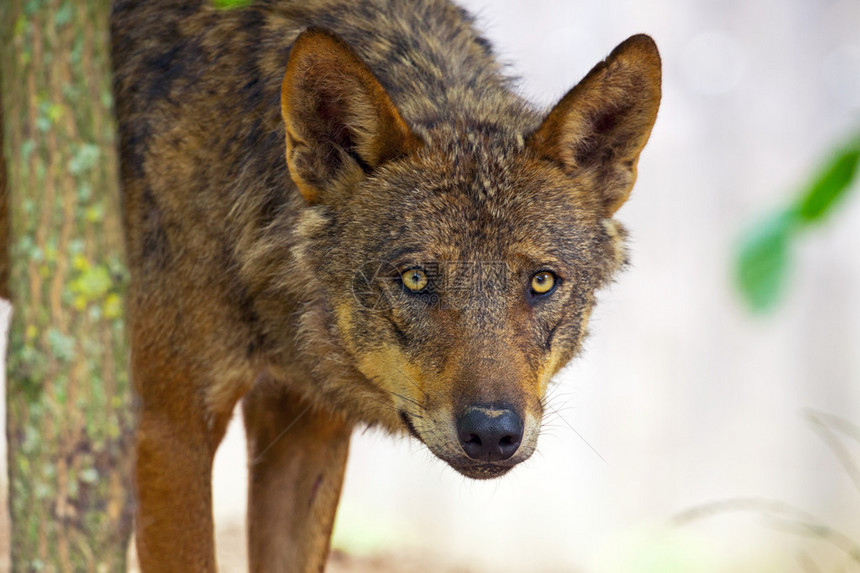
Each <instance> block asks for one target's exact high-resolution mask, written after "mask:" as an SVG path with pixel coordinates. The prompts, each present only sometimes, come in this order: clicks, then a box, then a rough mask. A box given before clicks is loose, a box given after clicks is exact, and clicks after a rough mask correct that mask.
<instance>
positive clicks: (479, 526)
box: [0, 0, 860, 573]
mask: <svg viewBox="0 0 860 573" xmlns="http://www.w3.org/2000/svg"><path fill="white" fill-rule="evenodd" d="M460 4H462V5H464V6H465V7H466V8H467V9H469V10H470V11H471V12H473V13H476V14H477V15H478V22H479V26H480V27H481V28H482V29H483V30H484V31H485V32H486V34H487V36H488V37H489V38H490V39H491V40H492V42H493V43H494V45H495V46H496V50H497V52H498V53H499V54H500V56H501V58H502V59H503V60H504V61H506V62H508V63H509V64H510V72H511V73H512V74H514V75H516V76H519V77H520V78H521V80H520V83H519V86H520V89H521V90H522V92H523V94H524V95H525V96H526V97H527V98H529V99H530V100H532V101H534V102H536V103H537V104H540V105H541V106H550V105H552V104H553V103H554V102H555V101H557V100H558V99H559V98H560V97H561V96H562V95H563V94H564V93H565V92H566V91H567V90H568V89H569V88H570V87H571V86H573V85H574V84H575V83H576V82H577V81H578V80H579V79H580V78H582V76H583V75H584V74H585V73H587V71H588V70H589V69H590V68H591V66H593V65H594V64H595V63H596V62H597V61H599V60H601V59H602V58H604V57H605V56H606V55H607V54H608V53H609V52H610V51H611V50H612V48H614V47H615V45H617V44H618V43H619V42H621V41H622V40H624V39H625V38H626V37H628V36H629V35H632V34H635V33H639V32H645V33H648V34H650V35H652V36H653V37H654V39H655V40H656V42H657V44H658V46H659V47H660V50H661V54H662V57H663V65H664V76H663V78H664V79H663V81H664V84H663V103H662V106H661V110H660V115H659V117H658V120H657V124H656V127H655V129H654V132H653V134H652V137H651V140H650V142H649V144H648V146H647V147H646V148H645V151H644V153H643V155H642V158H641V161H640V163H639V180H638V183H637V185H636V187H635V188H634V191H633V194H632V196H631V199H630V201H629V202H628V203H627V204H626V205H625V206H624V207H623V208H622V209H621V210H620V212H619V213H618V218H619V219H620V220H621V221H622V222H623V223H625V224H626V226H627V227H628V229H629V230H630V232H631V237H632V240H631V258H632V266H631V267H630V268H629V269H628V270H627V272H626V273H624V274H623V275H621V276H620V277H619V280H618V281H617V283H616V284H614V285H613V286H612V287H611V288H609V289H607V290H606V291H604V292H603V293H602V295H601V302H600V304H599V305H598V307H597V310H596V312H595V314H594V316H593V319H592V323H591V330H592V336H591V338H590V339H589V340H588V342H587V344H586V350H585V352H584V354H583V355H582V356H580V357H579V358H578V359H576V360H575V361H574V362H573V363H572V364H571V365H570V366H569V367H568V368H566V369H565V370H564V371H563V372H562V373H561V374H560V375H559V376H558V378H557V383H556V385H555V386H554V387H553V388H552V389H551V394H550V395H551V398H550V400H549V404H550V413H549V415H548V416H547V421H546V428H545V431H544V432H543V435H542V437H541V442H540V444H539V449H538V452H537V453H536V454H535V455H534V456H533V458H532V459H531V460H529V461H528V462H527V463H525V464H523V465H522V466H520V467H518V468H517V469H516V470H514V471H513V472H512V473H511V474H509V475H508V476H506V477H504V478H502V479H500V480H495V481H490V482H472V481H469V480H467V479H466V478H463V477H461V476H460V475H459V474H456V473H455V472H454V471H453V470H451V469H450V468H449V467H447V466H446V465H444V464H443V463H442V462H440V461H438V460H436V459H435V458H433V457H432V456H431V455H430V454H429V452H428V451H427V450H426V448H424V447H423V446H420V445H418V444H417V443H415V442H413V441H411V440H410V439H406V438H403V439H393V438H390V437H386V436H383V435H381V434H379V433H377V432H372V431H371V432H361V431H359V432H358V433H357V434H356V436H355V438H354V440H353V444H352V450H351V454H350V462H349V467H348V470H347V476H346V482H345V486H344V494H343V498H342V500H341V505H340V509H339V513H338V518H337V524H336V528H335V533H334V541H333V545H334V548H335V549H339V550H341V551H345V552H348V553H350V554H358V555H366V556H373V555H377V554H385V555H389V556H391V555H394V556H408V558H407V557H404V559H408V560H410V561H411V562H414V563H415V564H416V567H419V568H420V566H422V564H423V567H424V569H421V570H427V571H442V570H444V569H445V568H446V567H447V568H450V570H462V571H472V572H483V571H493V572H507V571H511V572H514V571H518V572H522V571H530V572H531V571H544V572H550V571H553V572H556V571H557V572H562V571H564V572H568V571H569V572H625V573H639V572H646V571H647V572H661V573H662V572H673V571H678V572H684V573H693V572H696V573H698V572H711V571H714V572H716V571H732V572H747V571H749V572H752V571H755V572H762V571H780V572H790V571H860V557H858V556H857V555H855V556H854V560H853V561H852V560H851V558H850V556H849V555H848V554H846V552H845V551H843V550H841V549H840V548H838V547H837V546H836V545H835V544H834V543H833V541H834V540H835V538H832V537H831V538H830V539H829V540H828V539H827V538H826V537H827V535H826V533H827V531H826V530H824V529H821V527H819V528H818V529H816V530H813V531H810V530H809V529H808V528H807V529H803V528H802V527H799V526H798V525H797V523H796V522H797V521H798V519H800V518H802V519H801V520H805V522H807V523H811V520H812V519H813V518H812V516H814V518H815V519H817V520H819V521H820V522H821V523H819V525H822V524H826V525H827V526H828V527H830V528H833V529H835V530H839V531H841V532H842V533H844V534H845V535H847V536H849V537H852V538H853V539H855V540H858V539H860V491H858V490H857V489H856V487H855V485H856V484H855V482H853V481H852V479H853V478H856V476H855V475H854V474H852V469H851V466H850V461H849V460H851V459H855V460H858V459H860V447H858V446H860V444H858V441H852V440H850V439H842V441H839V442H834V441H833V440H834V439H841V438H833V436H834V435H836V434H827V433H826V432H825V431H824V430H822V427H823V426H822V425H821V423H820V422H821V420H833V418H830V417H829V416H835V417H838V418H839V419H841V420H846V421H848V422H851V423H854V424H860V198H858V195H860V194H857V193H856V192H855V193H854V194H852V195H849V196H847V197H846V198H845V200H843V201H841V202H840V203H839V204H838V205H837V208H836V209H835V210H834V211H833V212H832V213H830V216H829V217H828V218H827V220H826V221H824V222H823V224H821V225H818V226H815V227H812V228H809V229H807V230H805V231H804V232H803V233H802V236H801V237H799V239H798V240H797V241H795V242H794V243H793V246H792V248H793V251H792V257H791V262H792V264H791V266H790V268H789V269H788V275H787V276H788V283H787V287H786V289H785V291H784V293H783V297H782V299H781V300H780V304H779V305H778V306H777V307H776V308H775V309H774V310H773V311H772V312H770V313H769V314H761V313H754V312H751V311H750V310H749V309H748V308H747V306H746V305H745V304H744V302H743V301H742V299H741V298H740V296H739V294H738V291H737V288H736V286H735V284H734V282H733V272H734V271H733V265H734V259H735V258H736V257H737V254H738V249H739V245H740V239H741V237H742V236H744V233H745V232H747V231H748V230H749V229H750V227H751V226H755V224H756V222H757V221H760V220H761V218H762V217H763V216H766V215H767V214H768V213H769V212H772V211H773V210H774V209H778V208H781V207H782V206H784V205H785V204H786V203H787V202H790V201H791V200H792V199H793V198H794V197H796V196H797V194H798V193H799V192H801V191H802V189H803V188H804V186H805V185H806V184H807V183H808V182H809V180H810V178H811V177H812V176H813V174H814V172H815V171H816V169H817V168H818V167H819V166H820V165H821V163H822V162H825V161H826V160H827V158H828V156H829V154H831V153H832V152H833V150H834V149H836V148H837V147H838V146H839V145H840V144H841V143H844V142H845V141H846V140H847V139H849V138H851V137H853V135H854V134H856V133H857V132H858V130H860V1H858V0H835V1H828V0H756V1H755V2H748V1H741V0H724V1H722V2H711V1H706V0H698V1H689V0H685V1H681V0H652V1H650V2H642V1H632V0H628V1H622V0H606V1H603V2H593V1H589V2H585V1H581V0H541V1H529V2H526V1H520V0H492V1H491V0H468V1H463V0H461V1H460ZM0 319H2V314H0ZM810 411H812V412H814V414H813V415H814V416H817V417H816V418H814V419H813V422H814V421H815V420H818V421H819V423H817V424H816V423H812V422H810V419H809V417H810V413H809V412H810ZM837 433H838V432H837ZM849 433H850V432H849ZM828 435H830V436H831V439H830V441H828V440H827V439H824V440H823V439H822V436H824V437H826V436H828ZM843 436H844V434H843ZM855 437H856V436H855ZM834 443H839V444H842V445H843V447H844V450H839V449H838V448H837V447H836V446H834ZM837 453H838V454H839V455H836V454H837ZM244 455H245V454H244V438H243V436H242V430H241V420H240V419H239V414H238V413H237V416H236V419H235V420H234V423H233V426H232V427H231V429H230V432H229V433H228V435H227V438H226V439H225V441H224V443H223V445H222V447H221V450H220V451H219V454H218V457H217V458H216V470H215V507H216V514H217V518H216V519H217V521H218V527H219V544H220V545H219V551H220V554H221V559H222V570H223V571H241V570H242V567H244V557H243V555H244V548H243V546H242V545H243V543H244V533H243V528H244V511H245V495H246V477H245V458H244ZM840 456H841V457H840ZM852 456H853V457H852ZM3 459H4V460H5V456H3ZM3 475H5V472H4V474H3ZM726 500H734V501H726ZM740 500H746V501H744V502H743V503H742V502H741V501H740ZM766 500H767V501H766ZM714 502H724V503H722V504H721V505H719V506H718V507H717V508H716V509H714V507H713V506H710V507H705V508H703V506H708V505H709V504H712V503H714ZM771 502H774V503H771ZM775 502H779V503H780V504H783V505H775ZM768 503H770V505H767V504H768ZM789 506H790V507H792V508H798V510H799V509H802V510H803V511H805V512H807V513H808V514H809V515H803V516H801V515H800V514H799V513H797V512H795V511H794V510H793V509H791V510H789V509H787V508H788V507H789ZM695 508H703V509H702V510H701V511H699V512H698V513H696V514H695V515H697V516H700V518H698V519H687V520H682V522H680V523H679V521H678V520H677V519H676V518H677V517H678V516H679V515H681V514H683V515H686V516H689V515H690V513H689V512H690V511H691V510H694V509H695ZM786 518H788V519H786ZM810 533H811V534H810ZM404 563H405V561H404ZM335 567H337V563H334V564H333V566H332V569H334V568H335ZM391 570H392V571H400V570H406V565H403V566H402V568H399V567H395V568H393V569H391ZM415 570H419V569H418V568H416V569H415Z"/></svg>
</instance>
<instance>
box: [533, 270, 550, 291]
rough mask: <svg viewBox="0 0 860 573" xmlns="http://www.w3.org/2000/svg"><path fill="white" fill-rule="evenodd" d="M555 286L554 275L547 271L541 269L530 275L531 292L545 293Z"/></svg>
mask: <svg viewBox="0 0 860 573" xmlns="http://www.w3.org/2000/svg"><path fill="white" fill-rule="evenodd" d="M554 286H555V275H554V274H552V273H551V272H549V271H541V272H539V273H535V274H534V276H532V292H533V293H535V294H546V293H548V292H549V291H551V290H552V287H554Z"/></svg>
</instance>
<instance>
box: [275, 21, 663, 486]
mask: <svg viewBox="0 0 860 573" xmlns="http://www.w3.org/2000/svg"><path fill="white" fill-rule="evenodd" d="M660 73H661V72H660V57H659V55H658V52H657V48H656V46H655V45H654V43H653V41H652V40H651V39H650V38H649V37H647V36H634V37H632V38H630V39H628V40H627V41H625V42H624V43H622V44H621V45H619V46H618V47H617V48H616V49H615V50H614V51H613V52H612V53H611V55H610V56H609V57H608V58H607V59H606V60H605V61H603V62H601V63H599V64H598V65H597V66H595V67H594V68H593V69H592V70H591V72H590V73H589V74H588V75H587V76H586V77H585V78H584V79H583V80H582V81H581V82H580V83H579V84H578V85H577V86H575V87H574V88H573V89H572V90H571V91H570V92H568V93H567V95H565V96H564V97H563V98H562V99H561V101H560V102H559V103H558V104H557V105H556V106H555V107H554V108H553V109H552V110H551V111H550V112H549V114H548V115H546V117H545V118H544V119H543V120H542V122H537V123H536V125H537V127H536V129H531V130H530V131H529V132H526V133H524V132H522V131H521V129H518V128H516V126H509V125H505V123H504V122H495V123H493V122H469V121H467V120H462V119H461V120H457V121H451V122H438V123H436V124H434V125H424V126H420V127H419V126H410V125H408V124H407V122H406V121H405V120H404V119H403V117H402V116H401V113H400V112H399V111H398V108H397V107H396V106H395V104H394V103H393V101H392V99H391V97H390V96H389V95H388V94H387V93H386V91H385V89H384V88H383V87H382V85H381V84H380V83H379V82H378V81H377V79H376V78H375V77H374V75H373V73H372V72H371V71H370V69H369V68H368V67H367V66H366V65H365V64H363V63H362V61H361V60H360V59H359V58H358V56H356V54H355V53H354V52H353V51H352V50H351V49H350V48H349V47H348V46H347V45H346V44H345V43H344V42H342V41H341V40H339V39H338V38H337V37H336V36H334V35H332V34H330V33H328V32H325V31H321V30H310V31H307V32H305V33H303V34H302V35H301V36H299V38H298V39H297V40H296V42H295V44H294V46H293V48H292V51H291V53H290V58H289V63H288V66H287V70H286V73H285V75H284V80H283V86H282V92H281V102H282V113H283V119H284V124H285V129H286V159H287V163H288V166H289V171H290V175H291V177H292V179H293V181H294V183H295V185H296V186H297V188H298V190H299V191H300V192H301V194H302V195H303V196H304V198H305V199H306V201H307V203H308V207H307V210H308V213H307V214H306V217H305V218H306V219H308V220H313V221H315V223H313V224H306V225H305V231H304V233H305V235H306V236H305V239H306V241H308V242H309V244H310V245H311V246H310V247H308V248H307V249H305V252H304V255H303V256H304V257H305V258H306V259H307V258H311V259H313V260H312V262H313V266H314V273H313V281H312V282H313V284H312V285H307V288H318V289H319V290H320V291H321V292H322V293H324V294H323V296H322V300H324V301H325V306H326V313H327V316H328V317H329V322H330V324H329V325H328V326H327V328H329V329H330V330H331V331H332V332H333V335H334V336H335V337H336V339H337V343H338V344H339V345H340V347H341V348H342V349H343V350H344V351H345V354H346V356H348V360H349V361H350V362H351V364H350V365H349V367H351V368H355V369H357V370H358V371H359V372H360V373H361V375H362V376H363V379H364V384H363V385H364V387H363V388H361V390H360V391H359V389H354V390H353V389H350V390H348V391H347V390H344V391H345V392H348V394H349V396H350V399H354V400H356V401H358V402H360V404H358V409H359V410H360V411H361V412H362V417H363V418H364V420H365V421H367V422H370V423H382V424H383V425H386V426H387V427H389V428H392V429H396V428H400V429H405V430H407V431H409V432H410V433H411V434H412V435H413V436H415V437H416V438H418V439H419V440H421V441H422V442H424V443H425V444H426V445H427V446H428V447H429V448H430V450H431V451H432V452H433V453H434V454H435V455H437V456H438V457H440V458H441V459H443V460H445V461H446V462H448V463H449V464H450V465H451V466H452V467H454V468H455V469H457V470H458V471H460V472H461V473H463V474H464V475H466V476H469V477H473V478H489V477H494V476H498V475H501V474H503V473H505V472H507V471H508V470H509V469H510V468H511V467H513V466H514V465H516V464H517V463H519V462H521V461H523V460H525V459H526V458H528V457H529V456H530V455H531V453H532V452H533V451H534V449H535V445H536V441H537V436H538V432H539V428H540V424H541V420H542V414H543V410H544V403H543V399H544V396H545V393H546V389H547V385H548V383H549V381H550V379H551V378H552V376H553V375H554V374H555V373H556V372H557V371H558V370H559V369H560V368H561V367H562V366H564V365H565V363H567V362H568V360H570V358H571V357H572V356H574V355H575V354H576V353H577V351H578V350H579V348H580V346H581V344H582V341H583V338H584V337H585V334H586V329H587V324H588V318H589V315H590V314H591V311H592V307H593V305H594V300H595V294H594V293H595V291H596V290H597V289H598V288H600V287H601V286H602V285H604V284H606V283H607V281H609V280H610V279H611V277H612V276H613V274H614V273H615V272H616V271H617V270H618V269H619V268H620V267H621V266H622V265H623V264H624V262H625V258H626V255H625V247H624V236H625V232H624V230H623V228H622V227H621V226H620V225H619V224H618V223H617V222H616V221H615V220H614V219H613V218H612V216H613V214H614V213H615V212H616V210H617V209H618V208H619V207H620V206H621V205H622V204H623V203H624V201H625V200H626V199H627V197H628V195H629V193H630V190H631V188H632V186H633V183H634V181H635V179H636V164H637V160H638V157H639V153H640V152H641V150H642V148H643V146H644V145H645V143H646V141H647V139H648V136H649V134H650V132H651V128H652V126H653V124H654V121H655V118H656V115H657V108H658V106H659V101H660ZM308 229H310V230H308Z"/></svg>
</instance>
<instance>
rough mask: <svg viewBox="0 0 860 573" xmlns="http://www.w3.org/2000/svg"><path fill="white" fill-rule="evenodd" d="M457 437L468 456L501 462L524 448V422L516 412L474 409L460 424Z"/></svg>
mask: <svg viewBox="0 0 860 573" xmlns="http://www.w3.org/2000/svg"><path fill="white" fill-rule="evenodd" d="M457 434H458V437H459V438H460V445H461V446H463V451H464V452H466V455H467V456H469V457H470V458H472V459H473V460H483V461H488V462H499V461H502V460H506V459H508V458H509V457H511V456H512V455H514V453H516V451H517V448H519V447H520V440H522V437H523V421H522V419H521V418H520V417H519V415H517V413H516V412H514V411H513V410H508V409H497V408H484V407H471V408H469V409H468V410H466V413H465V414H463V415H462V416H460V419H459V420H457Z"/></svg>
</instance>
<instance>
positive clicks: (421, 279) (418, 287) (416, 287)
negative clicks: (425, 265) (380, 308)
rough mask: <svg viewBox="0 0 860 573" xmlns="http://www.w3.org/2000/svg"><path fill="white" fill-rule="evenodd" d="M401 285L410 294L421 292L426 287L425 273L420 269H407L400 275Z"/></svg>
mask: <svg viewBox="0 0 860 573" xmlns="http://www.w3.org/2000/svg"><path fill="white" fill-rule="evenodd" d="M400 280H402V281H403V285H404V286H405V287H406V288H408V289H409V290H411V291H412V292H421V291H422V290H424V289H425V288H426V287H427V283H428V282H429V280H428V279H427V273H425V272H424V271H422V270H421V269H409V270H408V271H404V272H403V273H402V274H401V275H400Z"/></svg>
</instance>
